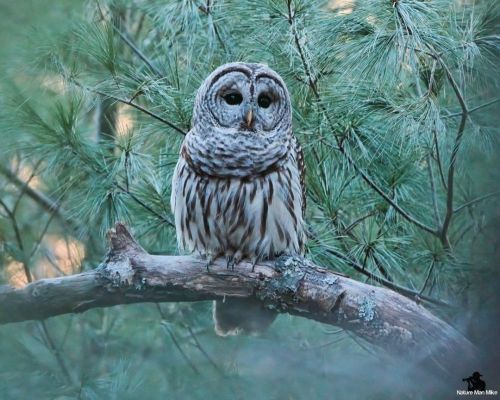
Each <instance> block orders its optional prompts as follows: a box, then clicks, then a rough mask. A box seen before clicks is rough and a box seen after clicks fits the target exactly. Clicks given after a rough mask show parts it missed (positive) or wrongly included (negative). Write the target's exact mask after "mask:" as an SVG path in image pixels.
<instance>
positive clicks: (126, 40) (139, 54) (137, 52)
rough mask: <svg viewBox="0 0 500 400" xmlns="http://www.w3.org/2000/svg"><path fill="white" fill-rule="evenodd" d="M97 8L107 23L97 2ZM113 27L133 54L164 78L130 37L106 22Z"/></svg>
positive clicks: (110, 22)
mask: <svg viewBox="0 0 500 400" xmlns="http://www.w3.org/2000/svg"><path fill="white" fill-rule="evenodd" d="M97 8H98V10H99V14H100V15H101V19H102V20H103V21H106V16H105V15H104V12H103V11H102V8H101V5H100V4H99V2H97ZM106 22H107V23H108V24H110V25H111V27H112V28H113V30H114V31H115V32H116V33H117V34H118V36H120V39H121V40H122V41H123V42H124V43H125V44H126V45H127V46H128V47H129V48H130V49H131V50H132V52H133V53H134V54H135V55H136V56H137V57H139V58H140V59H141V60H142V61H143V62H144V64H146V66H147V67H148V68H149V69H150V70H151V71H153V72H154V73H155V74H156V75H157V76H158V77H162V73H161V71H160V70H159V69H158V68H157V67H156V66H155V65H154V64H153V62H152V61H151V60H150V59H149V58H148V57H147V56H146V55H145V54H144V53H143V52H142V51H141V50H140V49H139V47H137V46H136V45H135V43H134V42H133V41H132V39H130V38H129V37H128V35H127V34H126V33H124V32H122V31H121V30H120V29H119V28H118V27H117V26H116V24H115V23H114V22H113V21H106Z"/></svg>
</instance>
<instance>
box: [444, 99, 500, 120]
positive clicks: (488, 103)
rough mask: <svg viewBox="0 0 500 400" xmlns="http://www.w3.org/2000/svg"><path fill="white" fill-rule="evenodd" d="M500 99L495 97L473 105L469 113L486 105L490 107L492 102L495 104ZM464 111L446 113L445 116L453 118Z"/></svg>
mask: <svg viewBox="0 0 500 400" xmlns="http://www.w3.org/2000/svg"><path fill="white" fill-rule="evenodd" d="M499 101H500V97H499V98H496V99H493V100H490V101H487V102H486V103H483V104H480V105H478V106H476V107H472V108H471V109H470V110H469V111H468V113H469V114H472V113H473V112H474V111H477V110H480V109H481V108H484V107H488V106H491V105H492V104H495V103H498V102H499ZM462 113H463V110H462V111H460V112H457V113H453V114H448V115H444V116H443V118H453V117H459V116H461V115H462Z"/></svg>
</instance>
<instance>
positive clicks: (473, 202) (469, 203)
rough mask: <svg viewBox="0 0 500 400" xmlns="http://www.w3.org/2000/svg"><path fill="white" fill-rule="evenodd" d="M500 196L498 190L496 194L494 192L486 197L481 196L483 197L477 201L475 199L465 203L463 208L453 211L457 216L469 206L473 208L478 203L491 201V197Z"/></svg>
mask: <svg viewBox="0 0 500 400" xmlns="http://www.w3.org/2000/svg"><path fill="white" fill-rule="evenodd" d="M498 195H500V190H497V191H496V192H492V193H488V194H485V195H484V196H481V197H478V198H476V199H473V200H471V201H468V202H467V203H464V204H462V205H461V206H459V207H457V208H455V209H454V210H453V213H454V214H456V213H459V212H460V211H462V210H463V209H465V208H467V207H469V206H472V205H474V204H476V203H479V202H481V201H483V200H486V199H489V198H490V197H494V196H498Z"/></svg>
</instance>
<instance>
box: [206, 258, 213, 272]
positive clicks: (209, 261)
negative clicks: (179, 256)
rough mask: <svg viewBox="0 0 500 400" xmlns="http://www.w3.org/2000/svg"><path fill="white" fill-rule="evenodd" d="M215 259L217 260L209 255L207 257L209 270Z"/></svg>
mask: <svg viewBox="0 0 500 400" xmlns="http://www.w3.org/2000/svg"><path fill="white" fill-rule="evenodd" d="M214 260H215V258H213V257H208V258H207V263H206V264H205V268H206V269H207V272H210V269H209V268H210V267H211V266H212V265H214Z"/></svg>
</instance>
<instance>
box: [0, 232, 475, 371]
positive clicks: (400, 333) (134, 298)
mask: <svg viewBox="0 0 500 400" xmlns="http://www.w3.org/2000/svg"><path fill="white" fill-rule="evenodd" d="M108 238H109V241H110V245H111V246H110V247H111V248H110V251H109V252H108V254H107V256H106V258H105V260H104V261H103V263H102V264H101V265H100V266H99V267H98V268H96V269H95V270H92V271H88V272H84V273H81V274H77V275H72V276H67V277H60V278H52V279H42V280H39V281H36V282H33V283H31V284H29V285H27V286H25V287H24V288H20V289H15V288H12V287H9V286H0V323H9V322H18V321H24V320H34V319H37V320H38V319H44V318H48V317H51V316H56V315H60V314H67V313H78V312H83V311H86V310H88V309H91V308H96V307H109V306H114V305H118V304H128V303H139V302H168V301H201V300H214V299H223V298H230V297H238V298H257V299H259V300H261V301H262V302H263V304H264V305H265V306H266V307H267V308H269V309H274V310H276V311H277V312H281V313H289V314H292V315H297V316H301V317H304V318H309V319H313V320H316V321H320V322H323V323H326V324H330V325H336V326H339V327H341V328H343V329H346V330H347V331H350V332H351V333H354V334H355V335H357V336H359V337H361V338H363V339H365V340H366V341H368V342H370V343H372V344H374V345H378V346H381V347H384V348H385V349H386V350H387V351H388V352H390V353H394V354H399V355H403V356H404V357H407V358H410V359H413V360H417V361H424V360H433V361H435V362H436V363H438V364H441V365H445V364H447V363H448V362H451V360H453V362H457V361H459V360H457V359H460V360H462V361H463V360H468V362H470V360H471V359H473V358H474V356H473V355H474V353H475V347H474V346H473V345H472V344H471V343H470V342H469V341H468V340H467V339H466V338H465V337H464V336H462V335H461V334H460V333H459V332H458V331H456V330H455V329H454V328H452V327H451V326H450V325H448V324H446V323H445V322H444V321H442V320H440V319H439V318H437V317H435V316H434V315H432V314H431V313H430V312H429V311H428V310H426V309H425V308H424V307H422V306H421V305H419V304H417V303H416V302H414V301H411V300H409V299H407V298H405V297H403V296H401V295H399V294H397V293H395V292H393V291H391V290H387V289H384V288H380V287H376V286H371V285H368V284H365V283H361V282H358V281H355V280H353V279H350V278H347V277H344V276H341V275H337V274H335V273H333V272H331V271H328V270H326V269H324V268H320V267H318V266H316V265H314V264H312V263H311V262H310V261H308V260H306V259H303V258H298V257H280V258H278V259H277V260H275V261H272V262H267V263H260V264H258V265H256V266H255V269H254V270H253V269H252V264H251V263H249V262H245V261H243V262H241V263H240V264H238V265H237V266H236V268H235V269H234V270H228V269H227V268H226V262H225V261H224V260H222V259H218V260H216V261H215V264H214V265H213V266H211V267H210V271H207V270H206V268H204V266H205V264H206V261H204V260H201V259H196V258H194V257H189V256H155V255H150V254H148V253H147V252H146V251H145V250H144V249H143V248H142V247H141V246H140V245H139V244H138V243H137V242H136V241H135V240H134V238H133V237H132V236H131V234H130V233H129V232H128V231H127V229H126V228H125V226H124V225H122V224H117V225H116V228H115V229H114V230H111V231H110V232H109V233H108Z"/></svg>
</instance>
